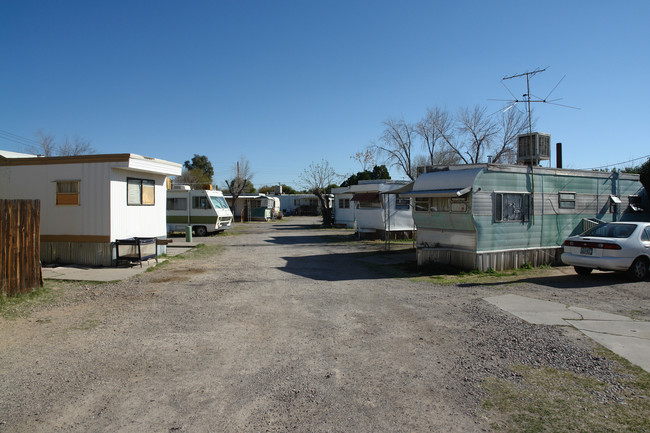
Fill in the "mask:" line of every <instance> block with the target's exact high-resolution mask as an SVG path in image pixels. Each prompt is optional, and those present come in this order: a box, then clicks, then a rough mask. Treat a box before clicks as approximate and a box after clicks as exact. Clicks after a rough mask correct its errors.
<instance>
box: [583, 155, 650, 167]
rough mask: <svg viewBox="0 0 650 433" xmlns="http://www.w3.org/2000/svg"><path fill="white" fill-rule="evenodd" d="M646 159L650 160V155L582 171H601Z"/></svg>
mask: <svg viewBox="0 0 650 433" xmlns="http://www.w3.org/2000/svg"><path fill="white" fill-rule="evenodd" d="M644 158H650V155H645V156H640V157H638V158H634V159H630V160H629V161H623V162H617V163H615V164H607V165H601V166H600V167H592V168H583V169H581V170H598V169H601V168H608V167H616V166H617V165H621V164H627V163H629V162H634V161H638V160H640V159H644Z"/></svg>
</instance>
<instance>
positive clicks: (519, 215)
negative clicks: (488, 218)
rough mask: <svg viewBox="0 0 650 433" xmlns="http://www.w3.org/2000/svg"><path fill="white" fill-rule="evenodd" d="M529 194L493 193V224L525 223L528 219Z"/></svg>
mask: <svg viewBox="0 0 650 433" xmlns="http://www.w3.org/2000/svg"><path fill="white" fill-rule="evenodd" d="M530 200H531V195H530V194H517V193H495V194H494V221H495V222H526V221H528V220H529V219H530Z"/></svg>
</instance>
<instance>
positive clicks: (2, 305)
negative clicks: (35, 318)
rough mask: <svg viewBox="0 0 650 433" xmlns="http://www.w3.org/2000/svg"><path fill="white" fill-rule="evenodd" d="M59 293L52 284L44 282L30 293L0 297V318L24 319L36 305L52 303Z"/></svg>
mask: <svg viewBox="0 0 650 433" xmlns="http://www.w3.org/2000/svg"><path fill="white" fill-rule="evenodd" d="M61 294H62V293H61V292H60V291H59V290H58V288H55V287H54V286H53V283H51V282H49V281H46V282H45V284H44V285H43V287H40V288H38V289H36V290H34V291H32V292H30V293H24V294H21V295H16V296H5V295H2V296H0V317H3V318H5V319H16V318H18V317H24V316H26V315H28V314H29V312H30V311H31V310H32V309H33V308H34V307H35V306H37V305H44V304H49V303H54V302H55V301H56V300H57V299H58V298H59V296H61Z"/></svg>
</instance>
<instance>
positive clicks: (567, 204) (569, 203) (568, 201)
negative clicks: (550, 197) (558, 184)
mask: <svg viewBox="0 0 650 433" xmlns="http://www.w3.org/2000/svg"><path fill="white" fill-rule="evenodd" d="M557 200H558V206H559V207H560V209H575V208H576V193H575V192H559V193H558V197H557Z"/></svg>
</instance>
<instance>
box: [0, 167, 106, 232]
mask: <svg viewBox="0 0 650 433" xmlns="http://www.w3.org/2000/svg"><path fill="white" fill-rule="evenodd" d="M112 164H113V163H80V164H53V165H26V166H12V167H2V171H3V172H4V173H5V174H6V175H7V177H8V180H9V182H8V183H7V184H5V183H4V182H3V183H1V184H0V196H1V197H3V198H16V199H18V198H20V199H39V200H41V234H42V235H89V236H108V235H109V229H110V227H109V189H108V179H109V174H108V173H109V170H110V166H111V165H112ZM57 180H79V181H80V183H79V205H78V206H56V183H55V181H57Z"/></svg>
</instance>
